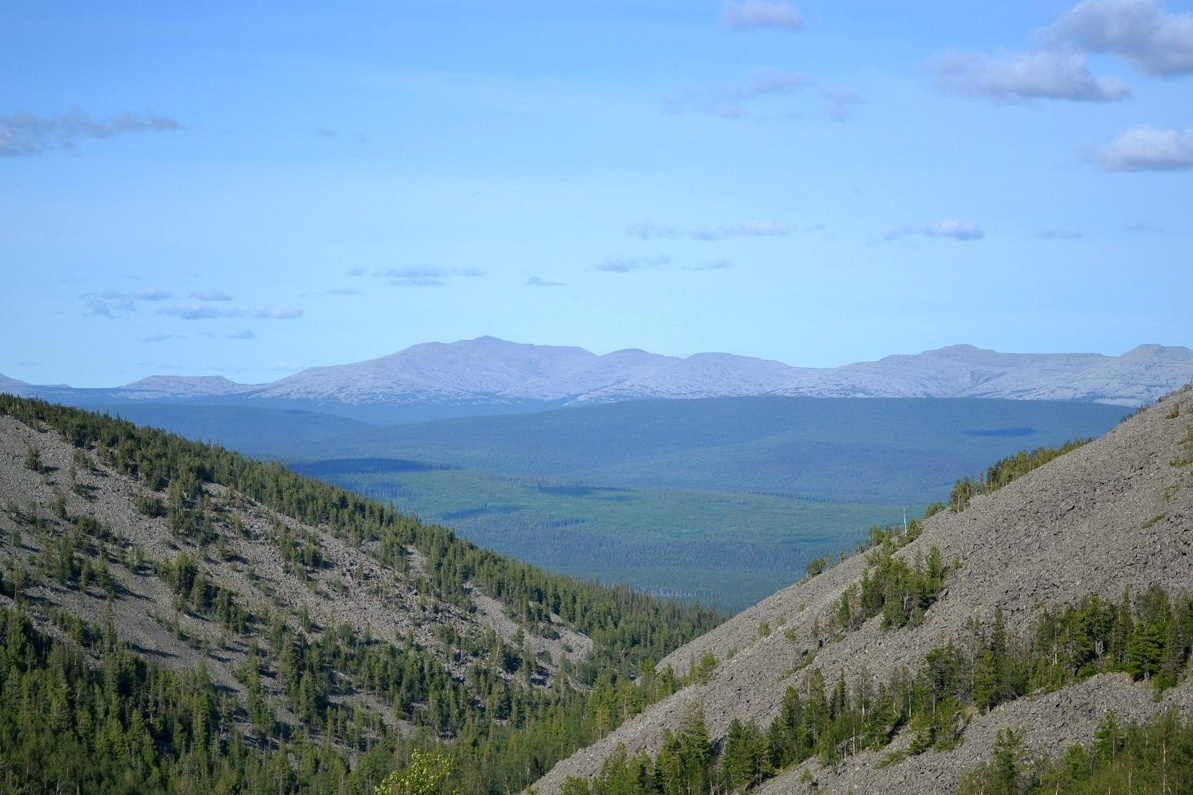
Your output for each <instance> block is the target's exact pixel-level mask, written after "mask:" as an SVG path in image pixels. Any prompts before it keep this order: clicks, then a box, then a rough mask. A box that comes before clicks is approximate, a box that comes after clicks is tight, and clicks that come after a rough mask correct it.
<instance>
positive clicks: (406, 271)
mask: <svg viewBox="0 0 1193 795" xmlns="http://www.w3.org/2000/svg"><path fill="white" fill-rule="evenodd" d="M377 276H379V277H381V279H382V280H384V281H385V283H386V284H388V285H390V286H391V287H442V286H443V285H445V284H447V283H448V282H449V281H451V280H453V279H455V278H458V277H463V278H469V279H474V278H477V277H479V276H484V271H482V270H480V269H479V268H443V267H439V266H438V265H408V266H406V267H404V268H386V269H384V270H380V271H377Z"/></svg>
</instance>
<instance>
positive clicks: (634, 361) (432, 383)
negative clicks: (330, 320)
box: [0, 337, 1193, 413]
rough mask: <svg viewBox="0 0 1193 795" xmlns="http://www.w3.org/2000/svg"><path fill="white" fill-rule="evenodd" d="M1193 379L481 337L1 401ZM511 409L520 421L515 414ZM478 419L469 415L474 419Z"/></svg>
mask: <svg viewBox="0 0 1193 795" xmlns="http://www.w3.org/2000/svg"><path fill="white" fill-rule="evenodd" d="M1190 380H1193V350H1190V349H1188V348H1184V347H1167V346H1161V345H1141V346H1139V347H1137V348H1134V349H1133V350H1131V351H1128V352H1127V353H1125V354H1123V355H1121V356H1106V355H1102V354H1083V353H1059V354H1018V353H999V352H997V351H992V350H985V349H982V348H977V347H974V346H972V345H954V346H950V347H946V348H940V349H937V350H931V351H925V352H923V353H919V354H915V355H894V356H888V357H886V358H883V359H880V360H878V361H874V362H859V363H854V364H848V365H844V366H842V367H834V368H808V367H793V366H790V365H787V364H784V363H782V362H777V361H773V360H768V359H759V358H753V357H748V356H737V355H733V354H727V353H700V354H695V355H693V356H689V357H686V358H680V357H675V356H664V355H661V354H655V353H649V352H647V351H642V350H636V349H627V350H621V351H615V352H613V353H608V354H605V355H597V354H594V353H591V352H589V351H587V350H584V349H583V348H578V347H562V346H545V345H531V344H525V343H515V342H507V341H505V340H500V339H497V338H495V337H479V338H477V339H473V340H463V341H460V342H454V343H437V342H432V343H424V344H420V345H414V346H412V347H410V348H406V349H405V350H402V351H398V352H397V353H393V354H390V355H388V356H382V357H380V358H376V359H370V360H367V361H363V362H356V363H352V364H343V365H331V366H323V367H311V368H308V369H306V370H303V371H301V372H299V373H296V374H294V375H292V376H288V377H286V378H282V379H279V380H277V381H274V382H272V383H269V384H257V385H249V384H237V383H235V382H233V381H230V380H228V379H226V378H223V377H220V376H202V377H186V376H152V377H150V378H145V379H142V380H140V381H136V382H134V383H132V384H127V385H125V386H122V387H117V388H112V389H99V390H75V389H71V388H70V387H65V386H54V387H49V386H36V385H30V384H25V383H24V382H21V381H16V380H14V379H11V378H6V377H4V376H0V391H6V392H12V393H15V394H20V395H35V396H42V397H47V398H48V399H51V400H62V401H63V402H70V403H84V404H86V403H101V402H103V401H104V400H117V401H140V400H187V401H204V400H221V401H234V402H237V403H245V404H248V405H252V404H254V403H256V404H257V405H264V404H265V403H267V402H268V403H270V404H274V405H277V404H278V403H279V402H280V403H281V404H291V403H293V404H295V405H298V404H302V405H304V406H312V405H313V406H316V407H319V406H321V407H327V406H331V405H340V406H347V407H379V406H412V405H440V406H445V405H456V406H473V407H478V408H480V407H487V409H485V410H487V411H502V410H503V409H502V407H516V406H522V407H526V406H537V405H550V406H563V405H580V404H592V403H610V402H616V401H620V400H636V399H644V398H664V399H691V398H708V397H747V396H755V395H784V396H808V397H859V398H860V397H950V398H952V397H983V398H1009V399H1019V400H1076V401H1084V402H1097V403H1108V404H1113V405H1122V406H1136V405H1142V404H1145V403H1150V402H1152V401H1154V400H1156V399H1158V398H1159V397H1161V396H1162V395H1165V394H1168V393H1170V392H1172V391H1173V390H1175V389H1178V388H1180V387H1181V386H1183V385H1184V384H1186V383H1188V382H1189V381H1190ZM511 410H512V409H511ZM465 413H466V412H465Z"/></svg>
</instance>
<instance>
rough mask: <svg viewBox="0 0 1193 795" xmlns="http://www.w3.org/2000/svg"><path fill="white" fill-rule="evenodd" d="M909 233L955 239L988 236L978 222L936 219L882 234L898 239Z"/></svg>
mask: <svg viewBox="0 0 1193 795" xmlns="http://www.w3.org/2000/svg"><path fill="white" fill-rule="evenodd" d="M908 235H923V236H925V237H949V238H952V239H954V240H964V241H969V240H981V239H982V238H983V237H985V236H986V233H985V232H983V231H982V229H981V227H979V226H978V225H977V224H971V223H966V222H964V221H935V222H933V223H928V224H904V225H903V226H901V227H899V228H897V229H892V230H891V231H889V232H887V233H886V234H885V235H883V236H882V239H883V240H897V239H899V238H901V237H906V236H908Z"/></svg>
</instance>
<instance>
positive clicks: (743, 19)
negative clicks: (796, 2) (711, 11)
mask: <svg viewBox="0 0 1193 795" xmlns="http://www.w3.org/2000/svg"><path fill="white" fill-rule="evenodd" d="M721 24H722V25H724V26H725V27H726V28H728V29H729V30H756V29H758V28H780V29H786V30H799V29H800V28H802V27H803V26H804V17H803V15H802V14H801V13H800V12H799V9H798V8H796V7H795V6H793V5H791V3H786V2H784V3H766V2H762V1H761V0H746V2H743V3H735V2H727V3H725V4H724V5H723V6H721Z"/></svg>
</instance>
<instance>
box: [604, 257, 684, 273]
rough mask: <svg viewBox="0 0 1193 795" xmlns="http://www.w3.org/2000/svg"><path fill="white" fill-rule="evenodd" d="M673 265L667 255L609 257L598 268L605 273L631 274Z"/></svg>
mask: <svg viewBox="0 0 1193 795" xmlns="http://www.w3.org/2000/svg"><path fill="white" fill-rule="evenodd" d="M669 264H671V258H670V257H668V256H666V255H665V254H661V255H659V256H657V257H625V256H616V257H608V258H606V259H605V261H604V262H601V263H600V264H599V265H597V266H596V269H597V270H599V271H604V272H605V273H629V272H630V271H640V270H650V269H655V268H662V267H665V266H667V265H669Z"/></svg>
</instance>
